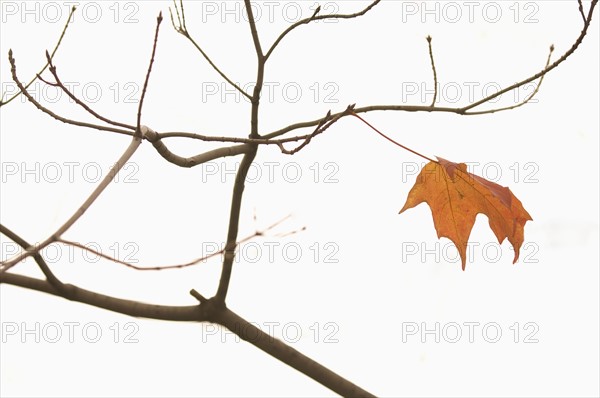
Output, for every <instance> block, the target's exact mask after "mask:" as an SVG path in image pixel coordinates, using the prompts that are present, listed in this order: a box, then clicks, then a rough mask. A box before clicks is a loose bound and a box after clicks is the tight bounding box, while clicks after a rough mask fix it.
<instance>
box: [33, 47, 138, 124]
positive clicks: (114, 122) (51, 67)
mask: <svg viewBox="0 0 600 398" xmlns="http://www.w3.org/2000/svg"><path fill="white" fill-rule="evenodd" d="M46 59H47V60H48V64H49V65H50V69H49V70H50V73H52V76H54V80H55V82H56V83H51V82H48V81H46V80H44V78H42V77H41V76H39V75H38V79H40V80H41V81H43V82H44V83H46V84H48V85H50V86H53V87H58V88H60V89H61V90H63V91H64V92H65V93H66V94H67V95H68V96H69V98H71V99H72V100H73V101H75V103H76V104H77V105H79V106H81V107H82V108H83V109H85V110H86V111H87V112H88V113H89V114H91V115H92V116H94V117H95V118H96V119H99V120H102V121H103V122H105V123H108V124H112V125H113V126H119V127H123V128H126V129H130V130H134V131H135V127H134V126H132V125H129V124H125V123H120V122H116V121H114V120H110V119H108V118H106V117H104V116H102V115H100V114H98V113H97V112H95V111H94V110H93V109H92V108H90V106H89V105H87V104H86V103H85V102H83V101H81V100H80V99H79V98H77V97H76V96H75V94H73V93H72V92H71V91H70V90H69V89H68V88H67V87H66V86H65V85H64V84H63V82H62V81H61V80H60V78H59V77H58V73H57V71H56V66H54V64H53V63H52V58H51V57H50V54H48V51H46Z"/></svg>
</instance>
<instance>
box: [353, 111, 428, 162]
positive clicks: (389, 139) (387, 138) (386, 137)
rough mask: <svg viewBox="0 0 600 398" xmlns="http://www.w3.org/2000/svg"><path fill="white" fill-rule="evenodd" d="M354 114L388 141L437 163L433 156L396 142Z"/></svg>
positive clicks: (354, 114)
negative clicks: (430, 156)
mask: <svg viewBox="0 0 600 398" xmlns="http://www.w3.org/2000/svg"><path fill="white" fill-rule="evenodd" d="M352 116H355V117H357V118H358V119H360V120H361V121H362V122H363V123H364V124H366V125H367V126H369V127H370V128H371V129H373V130H374V131H375V132H377V133H378V134H379V135H380V136H382V137H383V138H385V139H386V140H388V141H390V142H392V143H394V144H396V145H398V146H399V147H400V148H402V149H405V150H407V151H409V152H412V153H414V154H415V155H417V156H420V157H422V158H423V159H426V160H429V161H430V162H435V163H437V161H435V160H433V159H431V158H428V157H427V156H425V155H422V154H420V153H419V152H417V151H415V150H412V149H410V148H409V147H407V146H404V145H402V144H400V143H399V142H396V141H394V140H393V139H391V138H390V137H388V136H387V135H385V134H383V133H382V132H381V131H379V130H378V129H377V128H375V127H374V126H372V125H371V124H370V123H369V122H367V121H366V120H365V119H363V118H362V117H360V116H358V115H357V114H356V113H353V114H352Z"/></svg>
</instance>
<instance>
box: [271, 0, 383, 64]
mask: <svg viewBox="0 0 600 398" xmlns="http://www.w3.org/2000/svg"><path fill="white" fill-rule="evenodd" d="M380 1H381V0H375V1H373V2H372V3H371V4H369V5H368V6H367V7H366V8H365V9H363V10H362V11H359V12H355V13H354V14H331V15H317V14H318V13H319V11H320V10H321V7H318V8H317V9H316V10H315V12H314V14H313V15H312V16H311V17H309V18H304V19H301V20H299V21H298V22H296V23H294V24H293V25H290V26H289V27H288V28H287V29H286V30H284V31H283V32H282V33H281V34H280V35H279V37H278V38H277V40H275V42H274V43H273V45H271V48H270V49H269V51H267V54H266V55H265V60H266V59H268V58H269V57H270V56H271V54H272V53H273V50H275V47H277V45H278V44H279V42H281V40H283V38H284V37H285V36H287V34H288V33H290V32H291V31H292V30H294V29H296V28H297V27H298V26H300V25H306V24H308V23H310V22H312V21H318V20H321V19H351V18H356V17H360V16H363V15H365V14H366V13H367V12H369V11H370V10H371V9H372V8H373V7H375V6H376V5H377V4H378V3H379V2H380Z"/></svg>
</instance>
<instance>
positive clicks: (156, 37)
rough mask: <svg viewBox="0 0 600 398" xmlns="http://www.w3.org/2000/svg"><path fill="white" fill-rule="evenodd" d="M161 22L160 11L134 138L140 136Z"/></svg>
mask: <svg viewBox="0 0 600 398" xmlns="http://www.w3.org/2000/svg"><path fill="white" fill-rule="evenodd" d="M162 20H163V17H162V11H161V12H160V13H159V14H158V17H157V18H156V31H155V33H154V44H153V45H152V55H151V56H150V64H149V65H148V71H147V72H146V79H145V80H144V87H143V88H142V95H141V97H140V104H139V105H138V113H137V124H136V129H135V136H136V137H141V136H142V131H141V128H142V125H141V123H142V107H143V106H144V99H145V98H146V90H147V89H148V82H149V81H150V73H151V72H152V65H153V64H154V57H155V55H156V45H157V44H158V31H159V29H160V24H161V22H162Z"/></svg>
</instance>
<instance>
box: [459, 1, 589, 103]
mask: <svg viewBox="0 0 600 398" xmlns="http://www.w3.org/2000/svg"><path fill="white" fill-rule="evenodd" d="M597 3H598V0H592V2H591V4H590V9H589V11H588V16H587V19H585V20H584V24H583V29H582V30H581V33H580V34H579V37H577V40H575V43H573V45H572V46H571V48H569V50H567V52H565V53H564V54H563V55H562V56H561V57H560V58H559V59H557V60H556V61H554V63H553V64H552V65H550V66H548V67H546V68H544V69H543V70H542V71H540V72H538V73H536V74H535V75H533V76H531V77H528V78H527V79H524V80H521V81H520V82H518V83H515V84H513V85H512V86H509V87H506V88H504V89H502V90H500V91H498V92H496V93H494V94H492V95H489V96H487V97H485V98H483V99H481V100H479V101H477V102H474V103H472V104H470V105H467V106H465V107H464V108H462V110H463V111H465V112H466V111H468V110H469V109H472V108H475V107H476V106H479V105H481V104H484V103H486V102H489V101H491V100H493V99H494V98H497V97H499V96H501V95H502V94H504V93H507V92H509V91H512V90H514V89H516V88H518V87H521V86H522V85H524V84H527V83H529V82H532V81H534V80H536V79H538V78H540V77H542V76H544V75H545V74H546V73H548V72H550V71H551V70H552V69H554V68H556V67H557V66H558V65H560V64H562V63H563V62H564V61H565V60H566V59H567V58H568V57H569V56H570V55H571V54H573V53H574V52H575V50H577V47H579V45H580V44H581V42H582V41H583V38H584V37H585V35H586V34H587V31H588V28H589V27H590V22H592V15H593V12H594V8H595V7H596V4H597ZM496 111H497V110H493V112H496ZM481 113H485V112H481ZM481 113H479V114H481ZM487 113H492V112H487Z"/></svg>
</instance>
